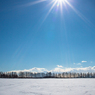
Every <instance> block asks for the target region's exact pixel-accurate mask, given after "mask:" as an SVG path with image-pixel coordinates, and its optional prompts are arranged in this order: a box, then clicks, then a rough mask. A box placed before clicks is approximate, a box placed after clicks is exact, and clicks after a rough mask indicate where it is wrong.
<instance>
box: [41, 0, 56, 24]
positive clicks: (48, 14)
mask: <svg viewBox="0 0 95 95" xmlns="http://www.w3.org/2000/svg"><path fill="white" fill-rule="evenodd" d="M56 3H57V1H55V2H54V4H53V5H52V6H51V8H50V9H49V11H48V13H47V14H46V16H45V18H44V20H43V22H44V21H45V20H46V18H47V17H48V15H49V14H50V12H51V11H52V9H53V8H54V6H55V5H56ZM43 22H42V23H43Z"/></svg>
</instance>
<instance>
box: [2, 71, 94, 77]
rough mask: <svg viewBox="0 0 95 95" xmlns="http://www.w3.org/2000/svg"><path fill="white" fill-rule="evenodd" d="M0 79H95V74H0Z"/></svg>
mask: <svg viewBox="0 0 95 95" xmlns="http://www.w3.org/2000/svg"><path fill="white" fill-rule="evenodd" d="M0 78H95V73H89V72H88V73H71V72H62V73H52V72H46V73H44V72H41V73H39V72H37V73H33V72H0Z"/></svg>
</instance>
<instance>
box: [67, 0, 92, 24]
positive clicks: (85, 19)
mask: <svg viewBox="0 0 95 95" xmlns="http://www.w3.org/2000/svg"><path fill="white" fill-rule="evenodd" d="M65 2H66V3H67V4H68V5H69V6H70V7H71V8H72V9H73V10H74V11H75V13H76V14H77V15H78V16H79V17H80V18H81V19H82V20H83V21H85V22H86V23H88V24H92V23H91V22H90V21H89V20H88V19H87V18H86V17H85V16H84V15H83V14H81V13H80V12H79V11H78V10H77V9H75V8H74V7H73V6H72V5H71V4H70V3H69V2H68V1H67V0H66V1H65Z"/></svg>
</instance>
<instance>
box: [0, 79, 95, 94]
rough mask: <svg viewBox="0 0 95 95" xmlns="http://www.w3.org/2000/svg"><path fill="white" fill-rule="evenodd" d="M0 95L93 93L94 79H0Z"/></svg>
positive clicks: (94, 88)
mask: <svg viewBox="0 0 95 95" xmlns="http://www.w3.org/2000/svg"><path fill="white" fill-rule="evenodd" d="M0 95H95V79H94V78H92V79H86V78H85V79H82V78H81V79H76V78H75V79H0Z"/></svg>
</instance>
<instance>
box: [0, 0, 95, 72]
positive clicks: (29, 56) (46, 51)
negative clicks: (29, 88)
mask: <svg viewBox="0 0 95 95" xmlns="http://www.w3.org/2000/svg"><path fill="white" fill-rule="evenodd" d="M35 1H37V0H0V71H11V70H23V69H30V68H33V67H39V68H47V69H52V68H55V66H56V65H62V66H63V67H71V68H76V67H80V66H82V67H88V66H94V65H95V0H67V1H68V2H69V4H70V5H71V6H70V5H69V4H67V3H66V2H65V1H64V2H65V4H66V5H65V4H62V9H60V6H61V3H59V4H58V3H56V5H55V6H54V7H53V8H52V10H51V11H49V10H50V8H51V7H52V6H53V4H54V3H51V4H50V2H51V1H53V0H46V1H43V2H40V1H41V0H39V2H40V3H37V4H36V3H35ZM60 2H61V1H60ZM72 6H73V7H72ZM48 13H49V14H48ZM47 14H48V15H47ZM46 15H47V16H46ZM82 61H86V62H82ZM78 63H80V64H81V65H78Z"/></svg>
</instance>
